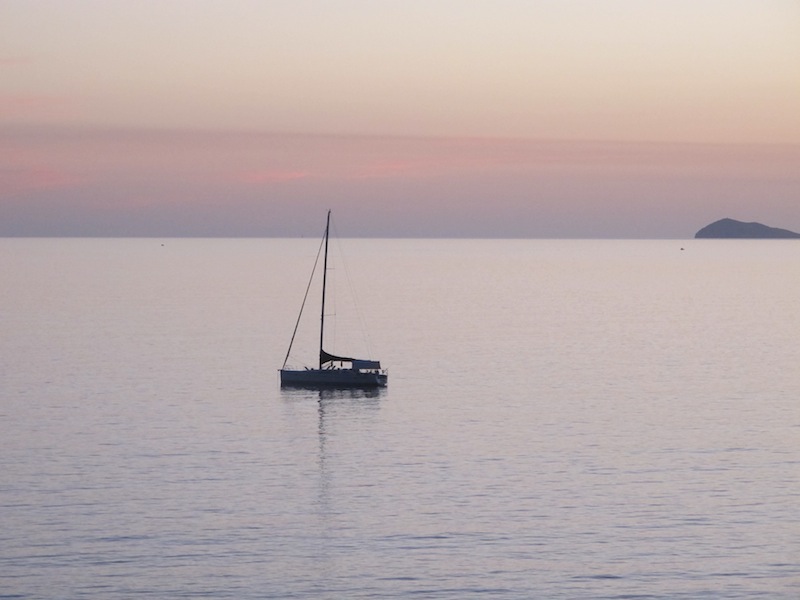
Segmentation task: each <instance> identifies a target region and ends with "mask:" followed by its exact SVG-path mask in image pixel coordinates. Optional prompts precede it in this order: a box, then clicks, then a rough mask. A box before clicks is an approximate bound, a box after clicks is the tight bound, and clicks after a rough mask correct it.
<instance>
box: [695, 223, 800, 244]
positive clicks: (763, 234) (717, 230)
mask: <svg viewBox="0 0 800 600" xmlns="http://www.w3.org/2000/svg"><path fill="white" fill-rule="evenodd" d="M694 237H695V238H698V239H699V238H729V239H730V238H735V239H762V240H764V239H800V233H795V232H794V231H789V230H788V229H778V228H777V227H769V226H767V225H762V224H761V223H743V222H742V221H737V220H735V219H720V220H719V221H715V222H714V223H711V225H706V226H705V227H703V228H702V229H701V230H700V231H698V232H697V233H696V234H695V235H694Z"/></svg>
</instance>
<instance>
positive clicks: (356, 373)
mask: <svg viewBox="0 0 800 600" xmlns="http://www.w3.org/2000/svg"><path fill="white" fill-rule="evenodd" d="M330 229H331V211H330V210H329V211H328V218H327V221H326V223H325V235H324V237H323V244H324V257H323V266H322V309H321V312H320V325H319V365H318V368H311V367H306V368H304V369H291V368H287V366H286V365H287V362H288V361H289V355H290V354H291V352H292V344H294V338H295V335H296V334H297V328H298V325H299V324H300V319H301V318H302V316H303V307H304V306H305V303H306V299H307V298H308V292H309V290H310V289H311V281H309V285H308V287H307V288H306V297H305V298H303V304H302V305H301V307H300V315H298V317H297V323H296V324H295V327H294V333H293V334H292V339H291V341H290V342H289V350H288V351H287V352H286V358H285V359H284V361H283V366H282V367H281V369H280V374H281V386H284V387H289V386H293V387H309V388H323V387H333V388H374V387H384V386H386V384H387V382H388V379H389V375H388V373H387V372H386V370H385V369H382V368H381V363H380V361H377V360H370V359H360V358H352V357H346V356H336V355H334V354H331V353H329V352H326V351H325V349H324V344H325V290H326V287H327V283H328V238H329V235H330ZM317 259H319V254H318V255H317ZM316 267H317V262H316V261H315V262H314V269H312V271H311V279H312V280H313V278H314V272H315V271H316Z"/></svg>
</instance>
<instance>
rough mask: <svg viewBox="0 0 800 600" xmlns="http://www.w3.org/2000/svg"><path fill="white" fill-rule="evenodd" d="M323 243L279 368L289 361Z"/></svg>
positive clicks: (283, 367)
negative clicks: (284, 356)
mask: <svg viewBox="0 0 800 600" xmlns="http://www.w3.org/2000/svg"><path fill="white" fill-rule="evenodd" d="M324 243H325V240H324V239H323V240H322V241H320V243H319V248H318V249H317V257H316V258H315V259H314V267H313V268H312V269H311V277H309V278H308V285H307V286H306V293H305V295H304V296H303V303H302V304H301V305H300V314H299V315H297V321H296V322H295V324H294V331H293V332H292V339H291V340H289V349H288V350H287V351H286V358H284V359H283V366H282V367H281V369H285V368H286V363H287V362H288V361H289V355H290V354H291V353H292V344H294V337H295V336H296V335H297V328H298V327H299V326H300V319H301V318H302V317H303V309H304V308H305V306H306V300H308V292H309V290H310V289H311V283H312V282H313V281H314V273H316V272H317V264H318V263H319V255H320V254H321V253H322V245H323V244H324Z"/></svg>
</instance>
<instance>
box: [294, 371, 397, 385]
mask: <svg viewBox="0 0 800 600" xmlns="http://www.w3.org/2000/svg"><path fill="white" fill-rule="evenodd" d="M280 373H281V386H284V387H310V388H321V387H332V388H371V387H385V386H386V384H387V381H388V379H389V378H388V376H387V375H386V373H380V372H377V371H358V370H356V369H303V370H299V371H296V370H291V369H281V371H280Z"/></svg>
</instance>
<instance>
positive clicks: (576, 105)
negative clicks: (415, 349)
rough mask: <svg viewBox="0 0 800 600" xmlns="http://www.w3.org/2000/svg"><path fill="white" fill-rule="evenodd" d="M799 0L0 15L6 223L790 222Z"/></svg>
mask: <svg viewBox="0 0 800 600" xmlns="http://www.w3.org/2000/svg"><path fill="white" fill-rule="evenodd" d="M798 64H800V3H797V2H796V1H795V0H769V1H766V2H764V1H757V0H752V1H751V0H740V1H736V2H730V1H727V0H701V1H699V2H697V1H691V2H690V1H689V0H671V1H667V0H664V1H659V0H656V1H654V2H646V3H644V2H639V1H636V0H607V1H604V2H595V1H592V0H576V1H574V2H556V1H554V0H525V1H523V0H517V1H513V0H497V1H488V0H486V1H481V0H475V1H473V2H462V1H460V0H458V1H457V0H435V1H433V2H422V1H414V0H405V1H403V2H400V1H399V0H398V1H395V0H386V1H385V2H368V1H366V0H341V1H340V2H336V3H320V2H316V1H312V0H292V1H289V0H285V1H284V0H275V1H272V2H256V1H248V0H231V1H227V2H222V1H216V0H195V1H192V2H182V1H175V2H168V3H164V2H155V1H148V0H143V1H142V2H127V1H124V0H108V1H106V2H89V1H86V0H75V1H72V2H69V3H66V2H58V1H55V0H53V1H43V0H24V1H23V0H6V1H5V2H4V3H2V5H0V81H2V83H0V160H2V162H1V163H0V235H6V236H8V235H156V236H169V235H219V236H227V235H252V236H262V235H268V236H284V235H285V236H294V235H304V234H315V233H316V232H317V229H318V222H319V219H320V217H319V214H320V213H321V211H323V210H324V209H325V208H328V207H330V208H333V209H334V210H336V211H337V213H344V214H340V215H339V216H338V217H337V222H339V223H340V224H343V225H344V224H347V225H348V229H349V230H348V231H347V232H343V233H345V234H349V235H357V236H461V237H471V236H479V237H493V236H501V237H633V238H635V237H678V238H680V237H690V236H692V235H693V234H694V232H695V231H696V230H697V229H699V228H700V227H702V226H703V225H705V224H707V223H708V222H710V221H712V220H716V219H718V218H722V217H732V218H737V219H741V220H757V221H761V222H764V223H767V224H770V225H774V226H780V227H785V228H788V229H793V230H796V231H800V192H799V191H798V190H800V175H799V174H800V110H798V109H797V107H798V106H800V69H798V68H797V65H798Z"/></svg>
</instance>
